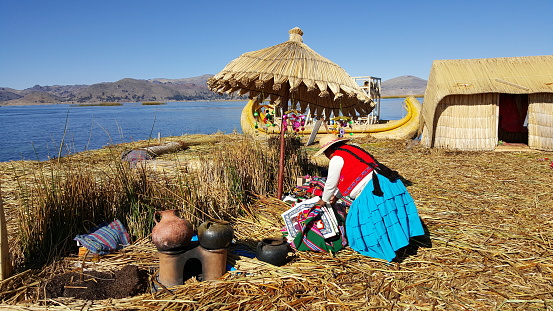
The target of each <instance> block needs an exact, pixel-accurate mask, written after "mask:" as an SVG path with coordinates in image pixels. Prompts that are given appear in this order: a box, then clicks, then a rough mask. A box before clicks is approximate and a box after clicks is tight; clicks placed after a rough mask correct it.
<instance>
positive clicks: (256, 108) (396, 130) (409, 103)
mask: <svg viewBox="0 0 553 311" xmlns="http://www.w3.org/2000/svg"><path fill="white" fill-rule="evenodd" d="M404 102H405V109H406V111H407V114H406V115H405V117H403V118H401V119H399V120H391V121H381V122H379V123H376V124H364V123H353V124H351V126H348V127H347V129H346V133H353V134H355V135H359V134H364V135H370V136H372V137H375V138H378V139H411V138H413V137H414V136H415V135H416V134H417V131H418V128H419V122H420V121H419V119H420V111H421V104H420V103H419V101H418V100H417V99H416V98H415V97H414V96H409V97H407V98H406V99H405V101H404ZM270 110H271V108H270V106H267V105H260V104H257V103H256V102H255V101H254V100H250V101H248V103H247V104H246V106H245V107H244V109H243V110H242V115H241V118H240V124H241V126H242V132H243V133H244V134H250V135H259V134H261V135H263V134H276V133H280V122H279V121H277V122H273V121H274V120H272V119H273V118H274V116H272V115H271V113H272V112H271V111H270ZM313 126H314V124H305V125H304V126H303V127H302V128H301V129H296V133H298V134H305V135H309V134H311V133H312V131H313ZM331 132H332V128H329V127H328V126H321V127H319V129H318V134H326V133H331Z"/></svg>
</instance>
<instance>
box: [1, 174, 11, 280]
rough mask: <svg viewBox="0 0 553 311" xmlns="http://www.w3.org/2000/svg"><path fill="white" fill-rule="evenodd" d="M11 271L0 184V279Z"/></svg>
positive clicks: (4, 277) (8, 275)
mask: <svg viewBox="0 0 553 311" xmlns="http://www.w3.org/2000/svg"><path fill="white" fill-rule="evenodd" d="M12 272H13V271H12V265H11V260H10V246H9V244H8V230H7V228H6V216H5V215H4V202H3V200H2V185H1V184H0V280H5V279H7V278H9V277H10V276H11V275H12Z"/></svg>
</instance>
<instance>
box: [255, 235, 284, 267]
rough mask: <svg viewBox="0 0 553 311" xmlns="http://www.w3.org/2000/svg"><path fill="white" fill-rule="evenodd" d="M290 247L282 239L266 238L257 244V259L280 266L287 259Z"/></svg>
mask: <svg viewBox="0 0 553 311" xmlns="http://www.w3.org/2000/svg"><path fill="white" fill-rule="evenodd" d="M289 250H290V247H289V246H288V243H286V242H285V241H284V239H283V238H266V239H263V240H262V241H261V242H259V243H258V244H257V248H256V250H255V255H256V257H257V259H259V260H261V261H264V262H267V263H270V264H272V265H275V266H282V265H284V264H285V263H286V261H287V258H288V251H289Z"/></svg>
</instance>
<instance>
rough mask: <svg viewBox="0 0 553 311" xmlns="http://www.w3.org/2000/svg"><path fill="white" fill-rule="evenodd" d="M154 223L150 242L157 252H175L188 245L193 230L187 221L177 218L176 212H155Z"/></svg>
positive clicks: (174, 210) (172, 210) (173, 210)
mask: <svg viewBox="0 0 553 311" xmlns="http://www.w3.org/2000/svg"><path fill="white" fill-rule="evenodd" d="M158 217H159V218H160V220H159V221H158V220H157V218H158ZM154 221H155V223H156V225H155V226H154V228H153V229H152V242H153V243H154V245H155V246H156V248H157V250H158V251H164V252H171V251H177V250H181V249H184V248H185V247H186V246H187V245H188V244H189V243H190V240H191V239H192V235H193V234H194V229H193V228H192V224H191V223H190V222H189V221H188V220H186V219H184V218H181V217H179V213H178V210H176V209H171V210H165V211H157V212H155V214H154Z"/></svg>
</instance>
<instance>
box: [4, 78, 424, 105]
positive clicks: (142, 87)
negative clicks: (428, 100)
mask: <svg viewBox="0 0 553 311" xmlns="http://www.w3.org/2000/svg"><path fill="white" fill-rule="evenodd" d="M212 76H213V75H202V76H198V77H192V78H184V79H164V78H157V79H149V80H137V79H131V78H125V79H122V80H119V81H116V82H104V83H97V84H92V85H54V86H40V85H35V86H33V87H31V88H28V89H24V90H15V89H10V88H0V105H37V104H38V105H40V104H64V103H101V102H123V103H128V102H146V101H160V102H170V101H195V100H226V99H235V98H238V97H237V96H230V95H219V94H216V93H214V92H211V91H210V90H209V89H208V88H207V83H206V82H207V79H209V78H210V77H212ZM425 88H426V80H423V79H420V78H417V77H413V76H402V77H397V78H394V79H390V80H386V81H383V82H382V95H383V96H403V95H420V94H424V90H425ZM242 98H244V99H245V97H242Z"/></svg>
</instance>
